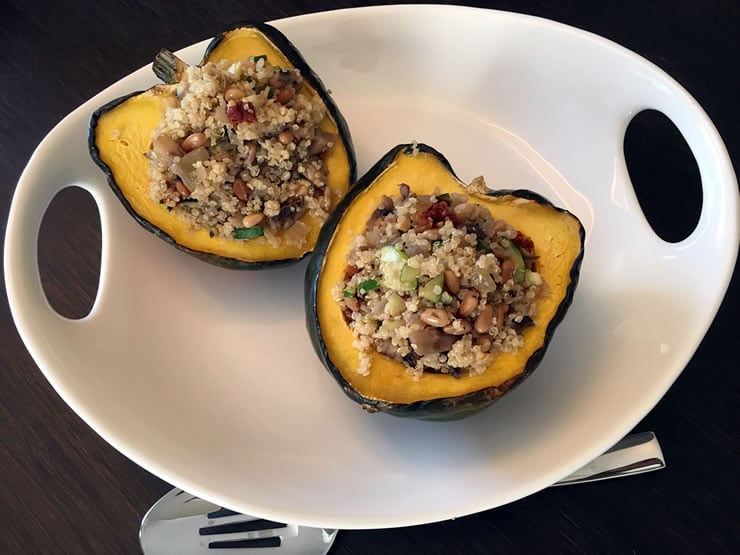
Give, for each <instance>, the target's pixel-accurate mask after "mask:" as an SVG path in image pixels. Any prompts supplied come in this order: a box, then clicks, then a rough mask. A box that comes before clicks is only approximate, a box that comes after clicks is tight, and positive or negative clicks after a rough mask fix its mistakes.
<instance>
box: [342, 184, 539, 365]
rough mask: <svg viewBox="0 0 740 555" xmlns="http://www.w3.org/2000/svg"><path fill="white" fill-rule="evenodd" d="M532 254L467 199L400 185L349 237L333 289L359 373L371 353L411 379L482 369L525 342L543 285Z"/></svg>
mask: <svg viewBox="0 0 740 555" xmlns="http://www.w3.org/2000/svg"><path fill="white" fill-rule="evenodd" d="M480 186H481V181H480V179H477V180H475V181H474V183H472V184H471V187H472V190H477V188H479V187H480ZM469 190H471V188H470V187H469ZM536 260H537V256H536V253H535V245H534V244H533V243H532V241H531V239H529V238H528V237H526V236H524V235H523V234H522V233H521V232H519V231H517V230H516V229H514V228H513V227H512V226H510V225H509V224H508V223H507V222H505V221H503V220H496V219H495V218H494V216H493V215H492V214H491V212H490V211H489V210H488V208H486V207H485V206H483V205H481V204H478V203H475V202H473V201H469V200H468V197H467V196H466V195H462V194H458V193H452V194H445V193H441V194H440V193H437V194H434V195H418V196H417V195H416V194H414V192H413V191H411V189H410V188H409V186H408V185H405V184H401V185H400V186H399V195H398V196H395V197H393V198H391V197H388V196H384V197H383V198H382V199H381V200H380V202H379V204H378V207H377V209H376V210H375V211H374V212H373V214H372V215H371V217H370V218H369V220H368V222H367V225H366V230H365V233H364V234H362V235H358V236H357V237H355V238H354V240H353V241H352V244H351V248H350V252H349V253H348V254H347V268H346V270H345V276H344V280H343V281H341V282H340V283H337V284H335V287H334V289H333V294H334V298H335V300H336V301H337V302H338V303H340V304H341V305H342V310H343V313H344V316H345V320H346V321H347V323H348V325H349V326H350V328H351V329H352V331H353V334H354V343H353V344H354V347H355V348H357V349H358V350H359V351H360V352H361V357H360V366H359V368H358V372H359V373H360V374H364V375H366V374H369V373H370V372H371V370H372V368H371V362H372V357H370V356H369V354H370V353H371V352H372V351H373V350H375V351H377V352H379V353H381V354H382V355H384V356H387V357H389V358H392V359H394V360H398V361H400V362H402V363H403V364H404V366H405V367H406V369H407V372H409V373H411V374H415V375H416V376H417V377H418V376H421V375H422V373H423V372H442V373H448V374H451V375H453V376H455V377H461V376H463V375H476V374H481V373H483V372H485V370H486V368H487V367H488V366H489V365H490V364H491V362H492V360H493V358H494V357H495V356H496V355H497V354H499V353H501V352H513V351H516V350H518V349H519V348H521V347H522V345H523V341H524V340H523V336H522V330H523V329H524V328H525V327H527V326H530V325H532V324H533V323H534V321H535V319H536V316H537V315H536V301H537V298H538V296H539V295H540V294H541V292H542V291H543V290H544V289H545V287H546V284H544V282H543V280H542V277H541V276H540V274H539V273H537V271H536Z"/></svg>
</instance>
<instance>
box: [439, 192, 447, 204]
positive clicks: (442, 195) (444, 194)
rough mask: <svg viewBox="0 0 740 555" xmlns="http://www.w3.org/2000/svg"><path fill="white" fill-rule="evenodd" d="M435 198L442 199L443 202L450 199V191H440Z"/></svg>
mask: <svg viewBox="0 0 740 555" xmlns="http://www.w3.org/2000/svg"><path fill="white" fill-rule="evenodd" d="M437 200H443V201H445V202H449V201H450V193H442V194H441V195H437Z"/></svg>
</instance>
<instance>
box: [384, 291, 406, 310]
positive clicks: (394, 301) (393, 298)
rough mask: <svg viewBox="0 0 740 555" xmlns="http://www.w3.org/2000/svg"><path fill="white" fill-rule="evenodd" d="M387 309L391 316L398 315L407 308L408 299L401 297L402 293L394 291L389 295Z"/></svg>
mask: <svg viewBox="0 0 740 555" xmlns="http://www.w3.org/2000/svg"><path fill="white" fill-rule="evenodd" d="M385 310H386V312H387V313H388V314H390V315H391V316H398V315H399V314H401V313H402V312H403V311H404V310H406V301H404V300H403V299H402V298H401V295H399V294H398V293H396V292H395V291H394V292H393V293H391V294H390V295H389V296H388V302H387V303H386V305H385Z"/></svg>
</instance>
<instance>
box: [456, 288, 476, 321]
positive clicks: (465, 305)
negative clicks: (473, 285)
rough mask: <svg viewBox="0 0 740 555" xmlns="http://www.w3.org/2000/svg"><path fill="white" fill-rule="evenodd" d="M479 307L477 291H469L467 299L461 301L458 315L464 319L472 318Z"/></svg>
mask: <svg viewBox="0 0 740 555" xmlns="http://www.w3.org/2000/svg"><path fill="white" fill-rule="evenodd" d="M477 306H478V293H476V292H475V291H468V294H467V295H465V298H464V299H463V300H462V301H460V308H459V309H458V311H457V313H458V314H459V315H460V316H462V317H463V318H465V317H467V316H470V315H471V314H472V313H473V311H474V310H475V308H476V307H477Z"/></svg>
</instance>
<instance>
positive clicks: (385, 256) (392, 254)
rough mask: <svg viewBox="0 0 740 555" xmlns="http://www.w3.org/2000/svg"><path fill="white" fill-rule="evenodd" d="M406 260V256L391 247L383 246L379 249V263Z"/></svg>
mask: <svg viewBox="0 0 740 555" xmlns="http://www.w3.org/2000/svg"><path fill="white" fill-rule="evenodd" d="M401 260H408V255H407V254H406V253H405V252H403V251H402V250H398V249H397V248H396V247H395V246H393V245H385V246H384V247H382V248H381V249H380V262H381V264H382V263H384V262H400V261H401Z"/></svg>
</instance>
